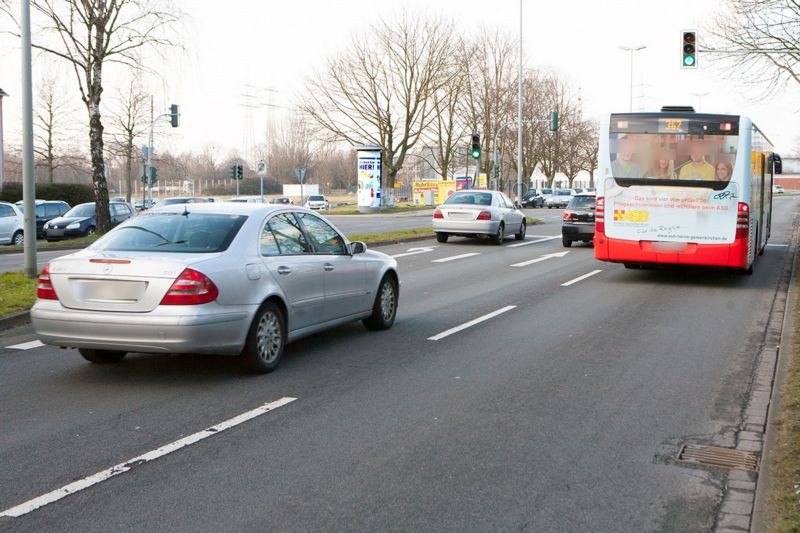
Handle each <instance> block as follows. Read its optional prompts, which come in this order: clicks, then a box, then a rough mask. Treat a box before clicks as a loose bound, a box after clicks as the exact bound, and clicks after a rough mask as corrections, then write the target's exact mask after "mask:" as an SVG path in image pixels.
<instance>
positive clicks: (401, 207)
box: [324, 203, 433, 215]
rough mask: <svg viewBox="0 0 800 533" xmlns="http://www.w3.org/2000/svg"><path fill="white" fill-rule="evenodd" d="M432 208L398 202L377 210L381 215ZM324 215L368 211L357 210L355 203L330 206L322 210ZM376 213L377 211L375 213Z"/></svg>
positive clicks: (352, 213)
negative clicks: (326, 209)
mask: <svg viewBox="0 0 800 533" xmlns="http://www.w3.org/2000/svg"><path fill="white" fill-rule="evenodd" d="M430 209H433V206H425V205H414V204H406V203H402V204H398V205H395V206H392V207H384V208H383V209H381V210H380V211H379V213H380V214H381V215H391V214H397V213H411V212H413V211H425V210H430ZM324 213H325V214H326V215H364V214H368V213H362V212H361V211H359V210H358V206H355V205H340V206H338V207H332V208H331V209H329V210H328V211H325V212H324ZM375 214H377V213H375Z"/></svg>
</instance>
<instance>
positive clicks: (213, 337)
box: [31, 203, 400, 373]
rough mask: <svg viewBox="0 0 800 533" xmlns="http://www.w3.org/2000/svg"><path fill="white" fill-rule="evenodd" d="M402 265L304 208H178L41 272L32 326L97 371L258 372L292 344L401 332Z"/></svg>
mask: <svg viewBox="0 0 800 533" xmlns="http://www.w3.org/2000/svg"><path fill="white" fill-rule="evenodd" d="M399 288H400V280H399V278H398V274H397V261H395V260H394V259H392V258H391V257H389V256H387V255H385V254H382V253H380V252H376V251H372V250H370V251H368V250H367V247H366V245H365V244H364V243H362V242H348V240H347V239H346V238H345V237H344V236H343V235H342V233H341V232H340V231H339V230H337V229H336V228H335V227H334V226H333V225H331V224H330V223H329V222H328V221H327V220H325V218H323V217H322V216H320V215H318V214H316V213H313V212H311V211H310V210H308V209H304V208H300V207H294V206H282V205H276V206H270V205H260V204H229V203H203V204H184V205H175V206H168V207H164V208H162V209H156V210H152V211H148V212H145V213H143V214H141V215H139V216H137V217H136V218H133V219H130V220H129V221H127V222H125V223H124V224H121V225H120V226H118V227H117V228H115V229H114V230H113V231H111V232H109V233H108V234H107V235H105V236H104V237H102V238H101V239H99V240H97V241H96V242H95V243H94V244H92V245H91V246H90V247H88V248H86V249H85V250H82V251H80V252H77V253H74V254H71V255H68V256H64V257H59V258H57V259H54V260H53V261H51V262H50V263H49V264H48V266H47V267H46V268H45V269H44V270H43V271H42V273H41V275H40V277H39V283H38V288H37V300H36V303H35V305H34V306H33V308H32V309H31V321H32V323H33V327H34V329H35V330H36V333H37V335H38V337H39V339H40V340H41V341H42V342H43V343H45V344H49V345H53V346H61V347H66V348H77V349H78V351H79V352H80V353H81V355H82V356H83V357H84V358H85V359H87V360H89V361H91V362H93V363H113V362H117V361H120V360H122V358H123V357H125V355H126V354H127V353H128V352H145V353H211V354H224V355H241V356H242V358H243V360H244V361H245V362H246V363H247V365H248V366H249V368H250V369H251V370H253V371H255V372H262V373H263V372H270V371H272V370H273V369H275V367H276V366H278V363H279V362H280V359H281V355H282V353H283V349H284V345H285V344H286V343H287V342H291V341H293V340H295V339H298V338H300V337H303V336H306V335H310V334H312V333H316V332H318V331H321V330H324V329H327V328H332V327H334V326H338V325H340V324H343V323H346V322H350V321H354V320H362V321H363V323H364V325H365V326H366V327H367V328H368V329H372V330H384V329H388V328H390V327H391V326H392V324H393V323H394V319H395V315H396V313H397V303H398V297H399Z"/></svg>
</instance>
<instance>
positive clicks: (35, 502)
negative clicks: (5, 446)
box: [0, 397, 297, 518]
mask: <svg viewBox="0 0 800 533" xmlns="http://www.w3.org/2000/svg"><path fill="white" fill-rule="evenodd" d="M296 399H297V398H289V397H284V398H281V399H280V400H276V401H274V402H269V403H265V404H264V405H262V406H260V407H256V408H255V409H252V410H250V411H247V412H245V413H242V414H240V415H238V416H235V417H233V418H229V419H228V420H225V421H224V422H221V423H219V424H217V425H216V426H211V427H210V428H208V429H204V430H203V431H198V432H197V433H194V434H192V435H189V436H188V437H184V438H182V439H179V440H176V441H175V442H171V443H169V444H167V445H164V446H162V447H160V448H158V449H155V450H153V451H150V452H147V453H145V454H143V455H140V456H138V457H134V458H133V459H129V460H128V461H125V462H124V463H120V464H118V465H114V466H112V467H111V468H108V469H106V470H103V471H102V472H98V473H96V474H94V475H91V476H89V477H85V478H83V479H79V480H78V481H75V482H73V483H70V484H69V485H64V486H63V487H61V488H60V489H56V490H54V491H52V492H48V493H47V494H45V495H43V496H39V497H38V498H34V499H32V500H28V501H27V502H25V503H21V504H19V505H17V506H15V507H11V508H10V509H6V510H5V511H3V512H2V513H0V518H2V517H4V516H10V517H18V516H22V515H24V514H28V513H30V512H31V511H35V510H36V509H38V508H39V507H43V506H45V505H47V504H50V503H53V502H55V501H58V500H60V499H61V498H64V497H65V496H69V495H70V494H75V493H76V492H78V491H81V490H83V489H86V488H88V487H91V486H92V485H96V484H98V483H100V482H102V481H105V480H107V479H109V478H112V477H114V476H117V475H119V474H124V473H125V472H127V471H128V470H130V469H132V468H134V467H137V466H139V465H142V464H144V463H147V462H150V461H152V460H154V459H158V458H159V457H162V456H164V455H167V454H168V453H172V452H174V451H177V450H180V449H181V448H184V447H186V446H189V445H190V444H194V443H196V442H200V441H201V440H203V439H207V438H208V437H210V436H212V435H218V434H219V433H221V432H223V431H225V430H226V429H230V428H232V427H234V426H238V425H239V424H241V423H243V422H247V421H248V420H252V419H253V418H255V417H257V416H261V415H263V414H265V413H268V412H270V411H273V410H275V409H277V408H278V407H282V406H284V405H286V404H288V403H291V402H293V401H295V400H296Z"/></svg>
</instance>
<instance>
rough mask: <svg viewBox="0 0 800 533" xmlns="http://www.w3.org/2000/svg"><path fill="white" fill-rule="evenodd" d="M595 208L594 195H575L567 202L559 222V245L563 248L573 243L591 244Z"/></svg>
mask: <svg viewBox="0 0 800 533" xmlns="http://www.w3.org/2000/svg"><path fill="white" fill-rule="evenodd" d="M595 206H596V198H595V195H594V193H583V194H576V195H575V196H573V197H572V199H571V200H570V201H569V204H568V205H567V208H566V209H565V210H564V215H563V216H562V222H561V244H563V245H564V247H565V248H569V247H570V246H572V243H573V242H574V241H583V242H588V243H591V242H592V240H593V239H594V214H595Z"/></svg>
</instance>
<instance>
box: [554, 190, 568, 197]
mask: <svg viewBox="0 0 800 533" xmlns="http://www.w3.org/2000/svg"><path fill="white" fill-rule="evenodd" d="M571 194H572V193H571V192H569V191H565V190H560V191H556V192H554V193H553V195H555V196H570V195H571Z"/></svg>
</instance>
